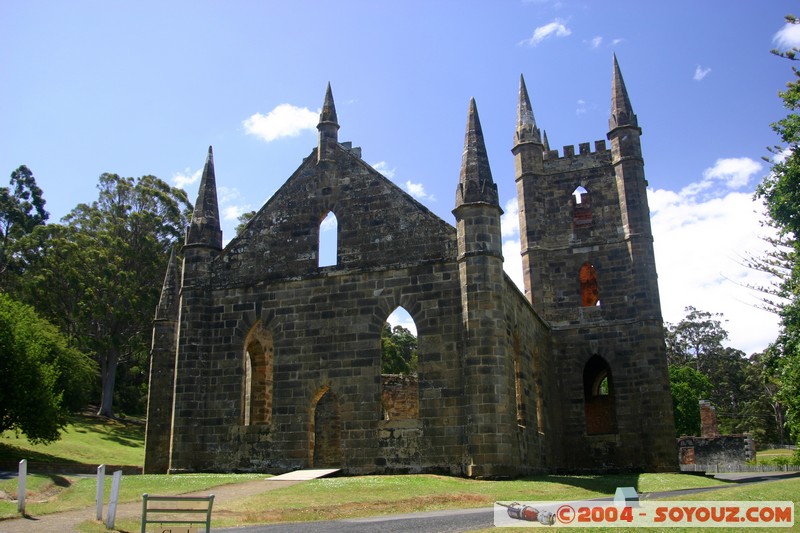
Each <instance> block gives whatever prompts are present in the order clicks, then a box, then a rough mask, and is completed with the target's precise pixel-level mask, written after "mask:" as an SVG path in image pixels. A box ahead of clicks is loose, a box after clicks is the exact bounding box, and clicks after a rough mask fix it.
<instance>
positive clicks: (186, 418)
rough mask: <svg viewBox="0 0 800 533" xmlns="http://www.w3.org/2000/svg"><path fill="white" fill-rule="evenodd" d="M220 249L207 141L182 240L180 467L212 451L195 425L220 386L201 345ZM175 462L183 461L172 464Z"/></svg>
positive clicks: (175, 440)
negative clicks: (212, 280)
mask: <svg viewBox="0 0 800 533" xmlns="http://www.w3.org/2000/svg"><path fill="white" fill-rule="evenodd" d="M221 250H222V230H221V229H220V219H219V207H218V204H217V182H216V176H215V174H214V154H213V152H212V149H211V147H210V146H209V147H208V156H207V157H206V162H205V166H204V167H203V175H202V178H201V179H200V186H199V189H198V191H197V201H196V202H195V206H194V211H193V213H192V220H191V222H190V223H189V227H188V228H187V229H186V241H185V244H184V246H183V269H182V272H183V277H182V280H181V294H180V316H179V320H178V327H179V328H180V330H179V335H178V340H177V356H176V359H175V392H174V402H175V405H176V406H180V408H174V409H173V414H172V449H171V450H170V468H171V469H173V470H176V471H179V470H181V469H182V467H181V466H180V465H183V464H186V463H187V462H191V461H193V460H196V459H197V457H193V456H197V455H199V456H202V455H203V454H204V453H210V451H209V450H207V449H205V448H203V447H202V445H201V444H200V443H199V442H198V439H201V438H202V437H201V436H199V435H198V432H197V431H195V427H196V425H197V423H198V421H199V420H200V419H202V418H203V417H205V416H206V413H204V412H203V409H202V406H204V405H206V402H207V401H208V399H209V398H211V397H213V395H214V394H219V392H220V390H219V387H218V386H217V385H218V380H219V379H220V376H218V375H215V374H214V373H213V372H209V363H210V361H209V357H210V354H209V353H208V352H207V351H206V350H204V349H203V346H206V345H207V344H208V342H209V336H211V335H213V328H210V327H209V326H208V325H209V323H211V322H212V321H213V313H212V311H211V306H212V302H213V300H212V297H211V264H212V262H213V260H214V259H215V258H216V257H217V256H218V255H219V252H220V251H221ZM173 464H177V465H179V466H177V467H173Z"/></svg>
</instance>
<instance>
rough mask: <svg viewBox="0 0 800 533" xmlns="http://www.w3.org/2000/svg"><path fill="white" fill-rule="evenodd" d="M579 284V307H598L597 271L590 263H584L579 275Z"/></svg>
mask: <svg viewBox="0 0 800 533" xmlns="http://www.w3.org/2000/svg"><path fill="white" fill-rule="evenodd" d="M579 277H580V284H581V306H582V307H591V306H599V305H600V289H599V288H598V284H597V269H595V268H594V265H592V264H591V263H584V264H583V265H582V266H581V270H580V273H579Z"/></svg>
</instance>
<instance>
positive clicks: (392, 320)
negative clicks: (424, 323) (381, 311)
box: [386, 307, 417, 335]
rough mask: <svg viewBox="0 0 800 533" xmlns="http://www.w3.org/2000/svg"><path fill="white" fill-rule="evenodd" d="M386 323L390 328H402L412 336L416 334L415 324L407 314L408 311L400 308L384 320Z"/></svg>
mask: <svg viewBox="0 0 800 533" xmlns="http://www.w3.org/2000/svg"><path fill="white" fill-rule="evenodd" d="M386 322H388V323H389V325H390V326H391V327H392V328H394V327H395V326H402V327H404V328H406V329H407V330H408V331H410V332H411V333H413V334H414V335H416V334H417V324H416V323H415V322H414V319H413V318H411V315H409V314H408V311H406V310H405V309H403V308H402V307H398V308H397V309H395V310H394V311H393V312H392V314H391V315H389V317H388V318H387V319H386Z"/></svg>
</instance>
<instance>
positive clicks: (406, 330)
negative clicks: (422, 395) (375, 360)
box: [381, 307, 419, 420]
mask: <svg viewBox="0 0 800 533" xmlns="http://www.w3.org/2000/svg"><path fill="white" fill-rule="evenodd" d="M418 363H419V361H418V358H417V326H416V324H415V323H414V320H413V319H412V318H411V315H409V314H408V312H407V311H406V310H405V309H403V308H402V307H398V308H397V309H395V310H394V311H393V312H392V314H390V315H389V317H388V318H387V319H386V322H385V323H384V325H383V331H382V332H381V408H382V409H381V411H382V418H383V419H384V420H411V419H417V418H419V379H418V376H417V367H418Z"/></svg>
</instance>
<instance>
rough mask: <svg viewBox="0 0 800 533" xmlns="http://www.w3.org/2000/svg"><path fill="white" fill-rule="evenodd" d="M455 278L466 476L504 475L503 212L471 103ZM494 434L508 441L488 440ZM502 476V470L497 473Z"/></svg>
mask: <svg viewBox="0 0 800 533" xmlns="http://www.w3.org/2000/svg"><path fill="white" fill-rule="evenodd" d="M455 205H456V207H455V209H454V210H453V214H454V215H455V217H456V235H457V239H458V272H459V278H460V280H461V307H462V313H463V324H464V326H463V334H464V336H465V339H464V377H465V397H466V398H467V401H468V406H469V407H468V413H467V417H468V421H467V424H468V426H467V442H468V446H467V455H468V459H467V461H468V462H467V475H469V476H486V475H501V474H503V473H505V474H510V473H511V471H512V470H513V469H516V467H515V466H514V465H509V464H508V458H509V457H511V456H513V450H514V448H515V447H516V442H515V439H513V438H512V437H513V436H515V434H516V418H515V408H514V385H513V380H512V376H513V366H512V361H511V359H509V358H508V357H507V356H506V355H507V344H506V337H505V335H506V332H505V328H504V327H502V324H503V323H504V321H505V309H504V302H503V287H504V283H505V278H504V274H503V254H502V248H503V241H502V237H501V234H500V216H501V215H502V214H503V210H502V209H500V203H499V200H498V196H497V185H496V184H495V183H494V181H493V180H492V171H491V169H490V168H489V158H488V156H487V154H486V145H485V143H484V140H483V131H482V129H481V122H480V119H479V118H478V109H477V107H476V105H475V100H474V99H471V100H470V102H469V116H468V119H467V131H466V135H465V139H464V154H463V156H462V161H461V174H460V176H459V182H458V188H457V189H456V204H455ZM494 435H508V437H509V438H507V439H502V440H501V439H494V438H492V436H494ZM504 470H505V472H504Z"/></svg>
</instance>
